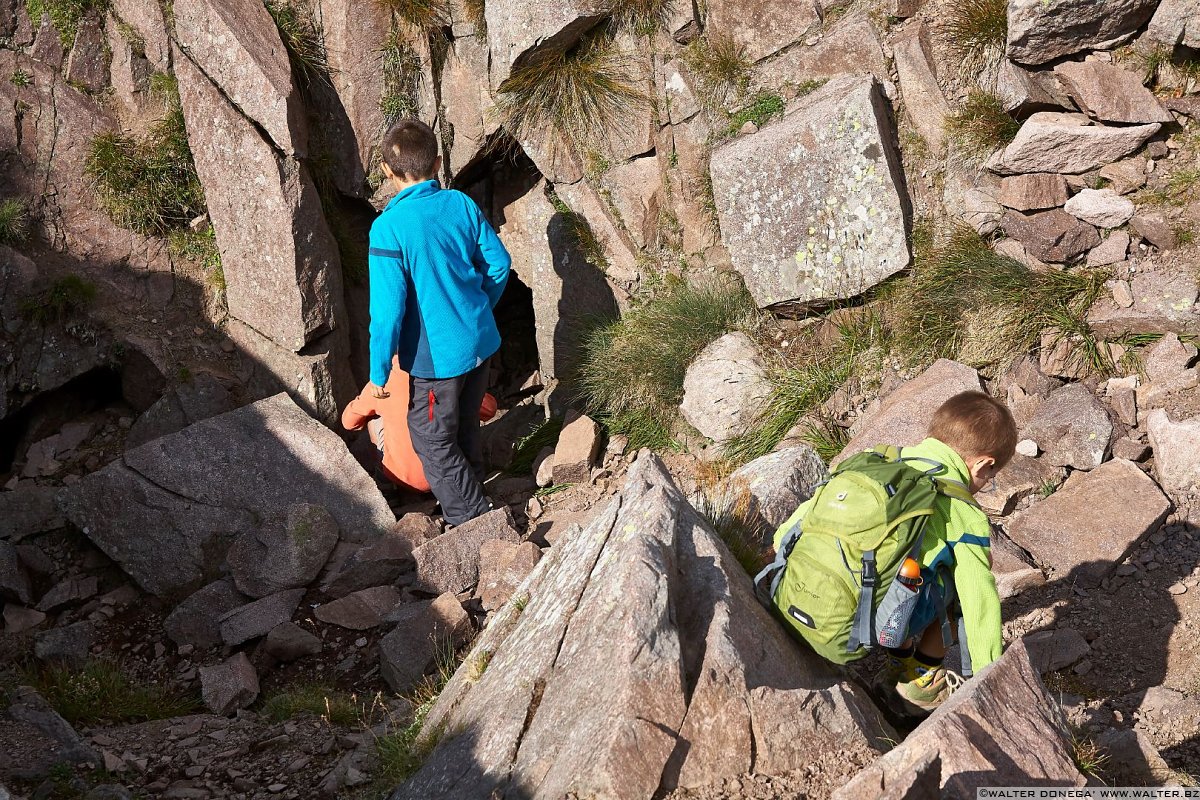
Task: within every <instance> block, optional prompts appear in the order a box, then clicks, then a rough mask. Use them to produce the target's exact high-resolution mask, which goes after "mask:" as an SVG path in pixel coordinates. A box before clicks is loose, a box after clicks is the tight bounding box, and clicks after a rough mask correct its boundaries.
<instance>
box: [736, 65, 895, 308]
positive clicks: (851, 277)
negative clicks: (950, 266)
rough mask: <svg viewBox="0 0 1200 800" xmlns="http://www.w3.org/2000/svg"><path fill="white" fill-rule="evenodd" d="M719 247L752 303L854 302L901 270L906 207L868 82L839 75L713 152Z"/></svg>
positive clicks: (881, 102) (874, 86) (886, 118)
mask: <svg viewBox="0 0 1200 800" xmlns="http://www.w3.org/2000/svg"><path fill="white" fill-rule="evenodd" d="M712 181H713V193H714V195H715V198H716V203H717V213H718V215H719V218H720V223H721V233H722V238H723V239H724V242H725V246H726V247H727V248H728V249H729V254H730V258H731V259H732V261H733V265H734V267H735V268H736V269H737V270H738V271H739V272H740V273H741V274H742V276H743V277H744V278H745V280H746V287H747V288H748V289H749V290H750V293H751V294H752V295H753V296H754V299H755V300H756V301H758V304H759V305H760V306H762V307H767V306H774V305H778V304H781V303H783V304H794V303H813V302H821V301H829V300H834V299H838V298H848V297H854V296H856V295H858V294H861V293H862V292H864V291H866V290H867V289H870V288H871V287H872V286H875V285H876V284H878V283H880V282H881V281H883V280H884V279H885V278H887V277H889V276H891V275H893V274H895V273H896V272H898V271H900V270H901V269H904V268H905V267H906V266H908V263H909V259H910V253H909V247H908V238H907V234H906V230H907V227H908V217H909V209H908V201H907V191H906V189H905V183H904V174H903V171H902V169H901V165H900V157H899V151H898V149H897V147H896V145H895V129H894V123H893V120H892V117H891V110H890V108H889V107H888V102H887V99H886V98H885V97H884V94H883V88H882V86H881V85H880V84H879V82H878V81H877V80H876V79H875V78H873V77H870V76H865V75H847V76H843V77H841V78H836V79H834V80H832V81H830V82H829V83H827V84H826V85H825V86H824V87H823V88H822V89H820V90H819V91H817V92H814V93H813V94H811V95H809V96H808V97H806V98H804V99H803V100H801V101H800V103H799V105H798V106H797V107H796V108H794V109H791V110H789V112H788V113H787V114H786V115H785V116H784V118H783V119H782V120H780V121H779V122H776V123H773V124H771V125H768V126H766V127H765V128H763V129H762V130H761V131H759V132H758V133H756V134H754V135H752V136H742V137H739V138H737V139H734V140H733V141H731V142H728V143H727V144H724V145H722V146H721V147H719V148H717V150H716V151H714V152H713V156H712Z"/></svg>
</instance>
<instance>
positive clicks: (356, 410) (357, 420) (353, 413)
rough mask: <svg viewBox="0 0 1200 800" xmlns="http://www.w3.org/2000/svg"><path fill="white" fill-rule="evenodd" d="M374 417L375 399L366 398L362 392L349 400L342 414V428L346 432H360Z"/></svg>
mask: <svg viewBox="0 0 1200 800" xmlns="http://www.w3.org/2000/svg"><path fill="white" fill-rule="evenodd" d="M376 416H378V414H376V412H375V398H373V397H368V396H367V394H366V392H364V393H363V394H360V395H359V396H358V397H356V398H354V399H353V400H351V401H350V404H349V405H348V406H346V410H345V411H343V412H342V427H343V428H345V429H346V430H348V431H361V430H362V429H363V428H364V427H366V424H367V422H368V421H369V420H371V419H372V418H374V417H376Z"/></svg>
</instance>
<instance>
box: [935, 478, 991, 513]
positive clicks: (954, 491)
mask: <svg viewBox="0 0 1200 800" xmlns="http://www.w3.org/2000/svg"><path fill="white" fill-rule="evenodd" d="M933 482H934V483H936V484H937V487H938V491H939V492H940V493H942V494H944V495H946V496H947V497H950V498H952V499H954V500H961V501H962V502H964V503H966V504H967V505H969V506H972V507H973V508H980V505H979V501H978V500H976V499H975V496H974V495H972V494H971V490H970V489H968V488H967V485H966V484H964V483H963V482H962V481H956V480H954V479H953V478H939V477H935V478H934V479H933Z"/></svg>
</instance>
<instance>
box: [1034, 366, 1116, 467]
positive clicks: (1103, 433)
mask: <svg viewBox="0 0 1200 800" xmlns="http://www.w3.org/2000/svg"><path fill="white" fill-rule="evenodd" d="M1112 432H1113V424H1112V420H1110V419H1109V418H1108V413H1107V412H1106V411H1105V410H1104V406H1103V405H1102V404H1101V403H1100V401H1099V400H1097V399H1096V396H1095V395H1094V394H1092V393H1091V392H1089V391H1088V390H1087V389H1086V388H1085V387H1084V386H1083V385H1082V384H1079V383H1069V384H1067V385H1066V386H1063V387H1062V388H1060V389H1055V390H1054V391H1053V392H1051V393H1050V396H1049V397H1047V398H1046V400H1045V401H1044V402H1042V403H1040V404H1039V405H1038V407H1037V410H1036V411H1035V412H1034V414H1033V416H1032V417H1031V418H1030V420H1029V422H1028V423H1026V424H1025V425H1024V426H1023V428H1022V430H1021V435H1022V437H1024V438H1028V439H1033V440H1034V441H1035V442H1037V444H1038V447H1040V448H1041V449H1042V450H1043V451H1044V452H1043V455H1042V458H1044V459H1046V460H1047V461H1049V462H1050V463H1051V464H1054V465H1055V466H1058V467H1071V468H1072V469H1081V470H1088V469H1095V468H1096V467H1098V466H1100V465H1101V464H1102V463H1103V462H1104V457H1105V455H1107V454H1108V447H1109V441H1110V440H1111V439H1112Z"/></svg>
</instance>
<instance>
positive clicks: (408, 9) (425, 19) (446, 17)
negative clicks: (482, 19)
mask: <svg viewBox="0 0 1200 800" xmlns="http://www.w3.org/2000/svg"><path fill="white" fill-rule="evenodd" d="M379 2H382V3H383V4H384V5H385V6H386V7H388V8H390V9H391V10H392V11H393V12H395V14H396V16H398V17H399V18H400V19H402V20H404V21H405V22H407V23H408V24H410V25H412V26H414V27H417V28H420V29H421V30H422V31H425V32H430V31H433V30H437V29H439V28H444V27H446V26H447V25H449V24H450V21H451V8H452V7H451V4H450V2H449V0H379ZM481 5H482V4H481Z"/></svg>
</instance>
